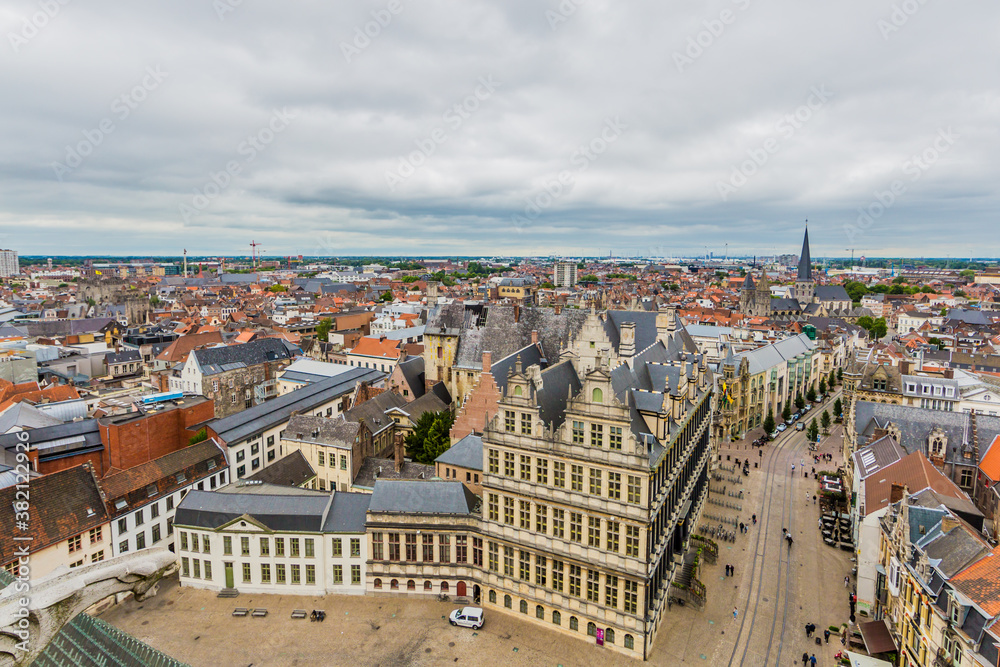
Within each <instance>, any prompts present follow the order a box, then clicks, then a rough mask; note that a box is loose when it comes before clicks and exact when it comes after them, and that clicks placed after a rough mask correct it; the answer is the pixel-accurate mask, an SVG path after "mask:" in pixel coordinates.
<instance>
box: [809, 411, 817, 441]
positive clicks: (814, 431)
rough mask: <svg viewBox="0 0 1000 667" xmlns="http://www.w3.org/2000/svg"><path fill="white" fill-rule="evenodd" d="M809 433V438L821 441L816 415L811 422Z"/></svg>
mask: <svg viewBox="0 0 1000 667" xmlns="http://www.w3.org/2000/svg"><path fill="white" fill-rule="evenodd" d="M808 435H809V439H810V440H812V441H813V442H819V424H817V423H816V418H815V417H813V420H812V421H811V422H809V431H808Z"/></svg>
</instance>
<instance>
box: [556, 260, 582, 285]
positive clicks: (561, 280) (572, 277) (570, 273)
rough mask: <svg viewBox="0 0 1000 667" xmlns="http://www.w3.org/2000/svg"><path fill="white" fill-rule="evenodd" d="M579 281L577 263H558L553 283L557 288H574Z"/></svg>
mask: <svg viewBox="0 0 1000 667" xmlns="http://www.w3.org/2000/svg"><path fill="white" fill-rule="evenodd" d="M576 281H577V267H576V262H556V263H555V266H554V268H553V275H552V282H553V283H554V284H555V286H556V287H572V286H573V285H575V284H576Z"/></svg>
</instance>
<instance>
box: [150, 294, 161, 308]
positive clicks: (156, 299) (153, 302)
mask: <svg viewBox="0 0 1000 667" xmlns="http://www.w3.org/2000/svg"><path fill="white" fill-rule="evenodd" d="M159 304H160V297H158V296H156V295H155V294H154V295H153V296H151V297H149V305H151V306H153V307H154V308H155V307H156V306H158V305H159Z"/></svg>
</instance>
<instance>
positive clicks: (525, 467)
mask: <svg viewBox="0 0 1000 667" xmlns="http://www.w3.org/2000/svg"><path fill="white" fill-rule="evenodd" d="M521 479H522V480H524V481H526V482H530V481H531V457H530V456H525V455H524V454H522V455H521Z"/></svg>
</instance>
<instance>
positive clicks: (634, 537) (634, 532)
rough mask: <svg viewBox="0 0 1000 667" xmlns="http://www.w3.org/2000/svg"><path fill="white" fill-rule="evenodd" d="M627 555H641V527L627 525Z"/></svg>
mask: <svg viewBox="0 0 1000 667" xmlns="http://www.w3.org/2000/svg"><path fill="white" fill-rule="evenodd" d="M625 555H626V556H634V557H636V558H638V556H639V527H638V526H625Z"/></svg>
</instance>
